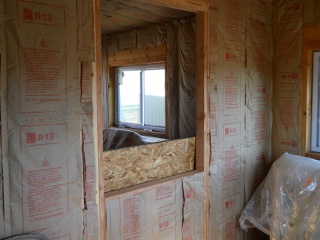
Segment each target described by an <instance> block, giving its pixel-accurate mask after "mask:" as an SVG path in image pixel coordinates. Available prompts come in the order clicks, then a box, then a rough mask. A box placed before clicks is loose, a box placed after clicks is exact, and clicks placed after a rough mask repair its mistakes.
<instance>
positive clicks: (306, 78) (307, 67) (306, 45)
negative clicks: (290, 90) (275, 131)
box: [300, 24, 320, 159]
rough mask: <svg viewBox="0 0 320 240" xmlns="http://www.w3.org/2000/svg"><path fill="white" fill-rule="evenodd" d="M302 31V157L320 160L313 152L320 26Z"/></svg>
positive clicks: (308, 27) (318, 155) (309, 27)
mask: <svg viewBox="0 0 320 240" xmlns="http://www.w3.org/2000/svg"><path fill="white" fill-rule="evenodd" d="M302 31H303V34H302V52H301V73H302V87H301V110H302V112H301V130H300V136H301V145H300V147H301V155H302V156H307V157H312V158H316V159H320V154H319V153H313V152H311V119H312V115H311V113H312V68H313V57H312V56H313V51H314V50H319V49H320V24H315V25H312V26H307V27H304V28H303V30H302Z"/></svg>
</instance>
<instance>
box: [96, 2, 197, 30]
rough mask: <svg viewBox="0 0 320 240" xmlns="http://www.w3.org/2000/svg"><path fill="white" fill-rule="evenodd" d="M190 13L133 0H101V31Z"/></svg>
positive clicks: (182, 16) (166, 19)
mask: <svg viewBox="0 0 320 240" xmlns="http://www.w3.org/2000/svg"><path fill="white" fill-rule="evenodd" d="M192 15H194V13H190V12H186V11H181V10H176V9H171V8H167V7H161V6H155V5H152V4H148V3H141V2H136V1H134V0H101V32H102V33H112V32H120V31H125V30H129V29H131V28H136V27H143V26H147V25H151V24H154V23H161V22H166V21H169V20H173V19H177V18H184V17H189V16H192Z"/></svg>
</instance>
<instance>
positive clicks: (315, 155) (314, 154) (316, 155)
mask: <svg viewBox="0 0 320 240" xmlns="http://www.w3.org/2000/svg"><path fill="white" fill-rule="evenodd" d="M306 156H307V157H309V158H314V159H317V160H320V153H318V152H307V153H306Z"/></svg>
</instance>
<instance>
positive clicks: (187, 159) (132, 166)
mask: <svg viewBox="0 0 320 240" xmlns="http://www.w3.org/2000/svg"><path fill="white" fill-rule="evenodd" d="M194 156H195V138H194V137H193V138H186V139H179V140H174V141H167V142H161V143H155V144H148V145H142V146H138V147H130V148H124V149H119V150H112V151H106V152H104V153H103V161H104V165H103V172H104V190H105V192H108V191H111V190H116V189H120V188H124V187H130V186H132V185H135V184H139V183H143V182H147V181H151V180H155V179H159V178H163V177H168V176H172V175H175V174H178V173H182V172H187V171H192V170H194Z"/></svg>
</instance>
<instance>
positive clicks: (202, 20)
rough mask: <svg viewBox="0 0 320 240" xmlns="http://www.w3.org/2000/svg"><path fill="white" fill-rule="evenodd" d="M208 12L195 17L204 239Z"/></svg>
mask: <svg viewBox="0 0 320 240" xmlns="http://www.w3.org/2000/svg"><path fill="white" fill-rule="evenodd" d="M208 17H209V16H208V12H200V13H197V15H196V56H197V68H196V123H197V126H196V127H197V130H196V170H198V171H203V172H204V189H205V194H204V209H203V211H204V212H203V215H204V239H208V237H209V228H208V226H209V203H210V201H209V197H210V195H209V162H210V141H209V137H210V136H209V80H208V77H209V60H208V58H209V56H208V54H209V51H208V39H209V38H208V35H209V33H208V25H209V19H208Z"/></svg>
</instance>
